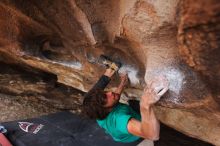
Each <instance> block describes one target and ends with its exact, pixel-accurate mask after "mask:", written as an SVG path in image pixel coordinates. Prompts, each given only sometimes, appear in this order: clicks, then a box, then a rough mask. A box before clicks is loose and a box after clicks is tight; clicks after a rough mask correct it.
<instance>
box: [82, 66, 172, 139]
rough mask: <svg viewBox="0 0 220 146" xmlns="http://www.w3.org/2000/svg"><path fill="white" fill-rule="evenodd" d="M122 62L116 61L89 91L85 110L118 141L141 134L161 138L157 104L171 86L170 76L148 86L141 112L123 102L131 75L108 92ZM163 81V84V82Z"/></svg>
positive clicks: (142, 100)
mask: <svg viewBox="0 0 220 146" xmlns="http://www.w3.org/2000/svg"><path fill="white" fill-rule="evenodd" d="M118 68H119V66H117V64H115V63H112V64H111V65H110V67H109V68H108V69H106V71H105V73H104V75H102V76H101V78H100V79H99V81H98V82H97V83H96V84H95V86H94V87H93V88H92V89H91V90H90V91H89V92H88V93H87V94H86V95H85V98H84V102H83V111H84V113H85V114H86V115H87V116H88V117H89V118H91V119H96V120H97V123H98V125H99V126H100V127H102V128H104V129H105V131H106V132H107V133H108V134H110V135H111V136H112V138H113V139H114V140H115V141H118V142H124V143H128V142H134V141H136V140H138V139H140V138H144V139H149V140H158V139H159V131H160V125H159V121H158V120H157V118H156V116H155V114H154V111H153V105H154V104H155V103H156V102H157V101H158V100H159V99H160V97H161V96H162V95H163V94H164V93H165V92H166V91H167V90H168V83H167V81H166V79H164V78H159V79H158V80H157V81H159V82H160V84H158V83H156V82H155V81H153V82H152V83H151V84H150V86H149V87H146V88H145V90H144V92H143V95H142V96H141V98H140V114H139V113H137V112H135V111H134V110H133V109H132V108H131V107H130V106H129V105H126V104H122V103H120V102H119V99H120V95H121V93H122V90H123V88H124V86H125V84H126V82H127V75H126V74H122V75H121V76H120V77H121V82H120V84H119V86H118V87H117V89H116V90H115V91H114V92H111V91H109V92H105V91H104V88H105V87H106V86H107V85H108V83H109V82H110V80H111V77H112V76H113V75H114V73H115V72H116V71H117V70H118ZM161 85H162V86H161Z"/></svg>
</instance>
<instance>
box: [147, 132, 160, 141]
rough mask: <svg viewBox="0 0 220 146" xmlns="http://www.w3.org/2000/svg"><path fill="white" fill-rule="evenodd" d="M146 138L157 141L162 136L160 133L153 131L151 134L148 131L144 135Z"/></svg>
mask: <svg viewBox="0 0 220 146" xmlns="http://www.w3.org/2000/svg"><path fill="white" fill-rule="evenodd" d="M144 138H145V139H149V140H152V141H157V140H159V139H160V136H159V133H151V134H149V133H148V134H146V135H145V136H144Z"/></svg>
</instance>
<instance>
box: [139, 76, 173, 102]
mask: <svg viewBox="0 0 220 146" xmlns="http://www.w3.org/2000/svg"><path fill="white" fill-rule="evenodd" d="M168 86H169V83H168V80H167V79H166V78H165V77H164V76H160V77H157V78H155V79H153V80H151V81H150V82H149V84H148V85H147V87H146V88H145V89H144V93H143V96H142V98H141V100H142V102H143V103H144V104H148V105H151V104H154V103H156V102H157V101H159V100H160V98H161V96H163V95H164V94H165V93H166V92H167V90H168Z"/></svg>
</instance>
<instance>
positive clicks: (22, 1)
mask: <svg viewBox="0 0 220 146" xmlns="http://www.w3.org/2000/svg"><path fill="white" fill-rule="evenodd" d="M219 14H220V3H219V2H218V0H209V1H207V0H196V1H190V0H166V1H162V0H160V1H159V0H157V1H152V0H129V1H126V0H118V1H115V0H108V1H106V0H93V1H90V0H66V1H60V0H44V1H41V3H40V2H38V1H36V0H16V1H15V0H1V1H0V60H1V62H6V63H7V64H9V63H10V64H15V65H16V66H22V67H25V68H26V70H33V71H34V70H35V69H37V70H41V71H42V72H47V74H49V76H46V78H48V80H45V79H42V78H45V74H46V73H39V71H37V73H36V76H37V77H36V79H35V78H33V80H29V79H26V78H24V77H22V76H20V75H18V74H16V73H11V72H10V74H8V73H5V72H4V74H2V75H1V76H0V77H1V83H2V85H1V86H0V90H1V92H2V93H4V94H12V93H13V95H15V96H19V95H21V94H27V93H31V95H32V94H33V93H34V95H36V94H37V95H40V96H38V98H37V99H40V100H41V101H42V100H43V101H44V102H47V101H50V102H48V103H57V104H54V105H57V106H58V108H61V109H74V108H77V106H76V107H75V106H73V105H71V104H70V103H74V102H77V103H78V104H79V103H80V100H81V99H82V98H81V99H79V98H77V97H79V96H80V95H79V96H73V95H72V94H71V92H72V90H73V89H70V88H71V87H74V88H77V89H79V90H81V91H88V90H89V89H90V88H91V86H92V85H93V84H94V82H95V81H96V80H97V79H98V77H99V76H100V75H101V74H102V72H103V70H104V69H103V68H102V67H100V66H99V65H98V64H97V58H98V56H99V55H100V54H105V55H107V56H109V57H111V58H112V59H115V60H118V61H120V62H122V64H123V66H122V70H127V71H128V75H129V79H130V82H131V85H130V86H129V87H128V88H127V89H126V91H125V95H126V96H129V97H133V98H134V97H135V98H138V97H139V96H140V95H141V91H142V89H143V87H144V85H145V84H146V83H147V82H148V81H149V80H150V79H152V78H154V77H155V76H158V75H165V76H166V77H167V78H168V80H169V81H170V90H169V92H168V93H167V94H166V95H165V96H164V97H163V99H161V101H160V102H159V103H158V104H157V106H156V108H155V110H156V111H157V116H158V117H159V119H160V120H161V121H162V122H163V123H165V124H167V125H170V126H171V127H173V128H175V129H177V130H179V131H181V132H183V133H186V134H187V135H189V136H192V137H196V138H199V139H202V140H204V141H208V142H210V143H213V144H215V145H220V137H219V135H220V126H219V125H220V108H219V104H220V90H219V87H220V65H219V62H220V49H219V47H220V44H219V42H220V40H219V38H220V37H219V36H220V31H219V30H220V17H219V16H220V15H219ZM4 65H5V64H1V66H4ZM24 76H26V75H24ZM38 76H39V77H38ZM4 79H8V80H5V81H6V82H4ZM15 79H16V80H15ZM9 80H10V81H9ZM8 81H9V82H8ZM56 81H57V82H59V83H62V84H65V85H68V86H69V87H68V89H65V90H64V89H62V90H61V89H60V88H61V87H59V86H58V87H57V88H54V87H56V86H57V85H58V83H57V82H56ZM116 83H117V80H116V79H113V82H112V84H111V86H109V88H111V87H113V86H114V85H115V84H116ZM14 84H15V85H14ZM59 85H61V84H59ZM11 86H12V87H13V86H15V88H12V87H11ZM51 86H52V87H51ZM70 86H71V87H70ZM63 88H64V87H63ZM50 89H51V90H52V89H53V91H51V92H50V94H49V93H47V92H48V90H50ZM70 90H71V91H70ZM29 95H30V94H29ZM55 95H58V96H55ZM65 97H68V98H65ZM30 99H31V97H30ZM78 104H76V105H78Z"/></svg>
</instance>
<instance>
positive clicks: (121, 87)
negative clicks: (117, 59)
mask: <svg viewBox="0 0 220 146" xmlns="http://www.w3.org/2000/svg"><path fill="white" fill-rule="evenodd" d="M124 86H125V85H124V83H122V82H121V83H120V84H119V86H118V87H117V89H116V90H115V93H117V94H121V93H122V91H123V89H124Z"/></svg>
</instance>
